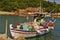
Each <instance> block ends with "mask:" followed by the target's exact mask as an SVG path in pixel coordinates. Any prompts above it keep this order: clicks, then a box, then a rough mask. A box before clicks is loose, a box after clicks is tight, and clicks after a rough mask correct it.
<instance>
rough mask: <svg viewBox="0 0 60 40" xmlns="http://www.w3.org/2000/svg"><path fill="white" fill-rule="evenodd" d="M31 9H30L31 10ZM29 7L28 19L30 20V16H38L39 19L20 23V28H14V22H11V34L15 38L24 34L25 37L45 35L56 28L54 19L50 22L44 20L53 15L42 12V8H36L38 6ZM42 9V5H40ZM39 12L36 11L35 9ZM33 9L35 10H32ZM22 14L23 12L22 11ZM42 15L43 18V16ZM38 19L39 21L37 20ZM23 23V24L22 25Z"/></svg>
mask: <svg viewBox="0 0 60 40" xmlns="http://www.w3.org/2000/svg"><path fill="white" fill-rule="evenodd" d="M29 9H30V10H29ZM29 9H27V11H26V12H27V14H26V16H27V18H26V19H27V21H28V19H29V18H28V16H33V17H34V16H37V17H38V18H40V19H38V21H37V20H36V19H35V18H36V17H35V18H34V19H35V20H34V21H32V22H25V23H20V24H19V25H18V28H14V27H13V26H12V24H10V32H11V35H12V37H14V38H17V37H19V36H23V37H25V38H28V37H35V36H38V35H39V36H41V35H44V34H46V33H48V32H49V31H51V30H52V29H54V21H53V22H52V21H51V20H50V21H49V22H46V21H44V22H42V21H43V20H44V19H45V17H48V16H49V17H51V15H50V14H49V15H48V14H45V13H44V14H43V13H42V12H41V10H36V8H35V9H34V8H33V9H32V8H29ZM40 9H41V7H40ZM34 10H35V11H37V12H35V11H34ZM32 11H33V12H32ZM20 14H21V13H20ZM22 14H24V16H25V13H23V12H22ZM41 17H42V18H41ZM36 21H37V22H36ZM21 24H22V25H21ZM24 28H25V29H24Z"/></svg>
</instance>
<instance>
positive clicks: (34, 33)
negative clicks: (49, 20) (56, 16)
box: [10, 24, 52, 38]
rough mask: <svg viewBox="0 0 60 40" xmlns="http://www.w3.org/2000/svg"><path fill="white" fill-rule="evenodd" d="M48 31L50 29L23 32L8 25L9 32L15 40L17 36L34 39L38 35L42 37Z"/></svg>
mask: <svg viewBox="0 0 60 40" xmlns="http://www.w3.org/2000/svg"><path fill="white" fill-rule="evenodd" d="M50 29H52V27H50V28H45V29H44V28H40V29H36V30H34V31H28V30H23V29H16V28H13V27H12V24H11V25H10V32H11V35H12V37H13V38H17V37H19V36H23V37H25V38H28V37H35V36H38V35H40V36H41V35H44V34H46V33H48V32H49V31H50Z"/></svg>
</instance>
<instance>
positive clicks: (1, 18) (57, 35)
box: [0, 15, 60, 40]
mask: <svg viewBox="0 0 60 40" xmlns="http://www.w3.org/2000/svg"><path fill="white" fill-rule="evenodd" d="M6 19H7V20H8V36H10V35H11V34H10V31H9V24H13V25H14V24H19V23H21V22H26V17H19V16H16V18H15V19H16V20H15V19H14V16H5V15H0V34H1V33H5V28H6ZM14 20H15V21H14ZM32 20H33V17H29V21H32ZM26 40H60V18H56V22H55V29H54V30H53V31H51V32H49V33H48V34H46V35H44V36H38V37H34V38H28V39H26Z"/></svg>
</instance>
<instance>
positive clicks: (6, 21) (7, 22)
mask: <svg viewBox="0 0 60 40" xmlns="http://www.w3.org/2000/svg"><path fill="white" fill-rule="evenodd" d="M7 30H8V20H7V19H6V30H5V33H6V37H7V32H8V31H7Z"/></svg>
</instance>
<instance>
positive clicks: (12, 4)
mask: <svg viewBox="0 0 60 40" xmlns="http://www.w3.org/2000/svg"><path fill="white" fill-rule="evenodd" d="M40 2H41V5H42V8H43V9H44V11H46V12H50V11H51V12H60V8H59V7H60V4H57V3H55V4H54V3H52V2H46V1H44V0H0V10H1V11H14V10H17V9H22V8H27V7H39V6H40ZM53 9H54V10H53Z"/></svg>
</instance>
